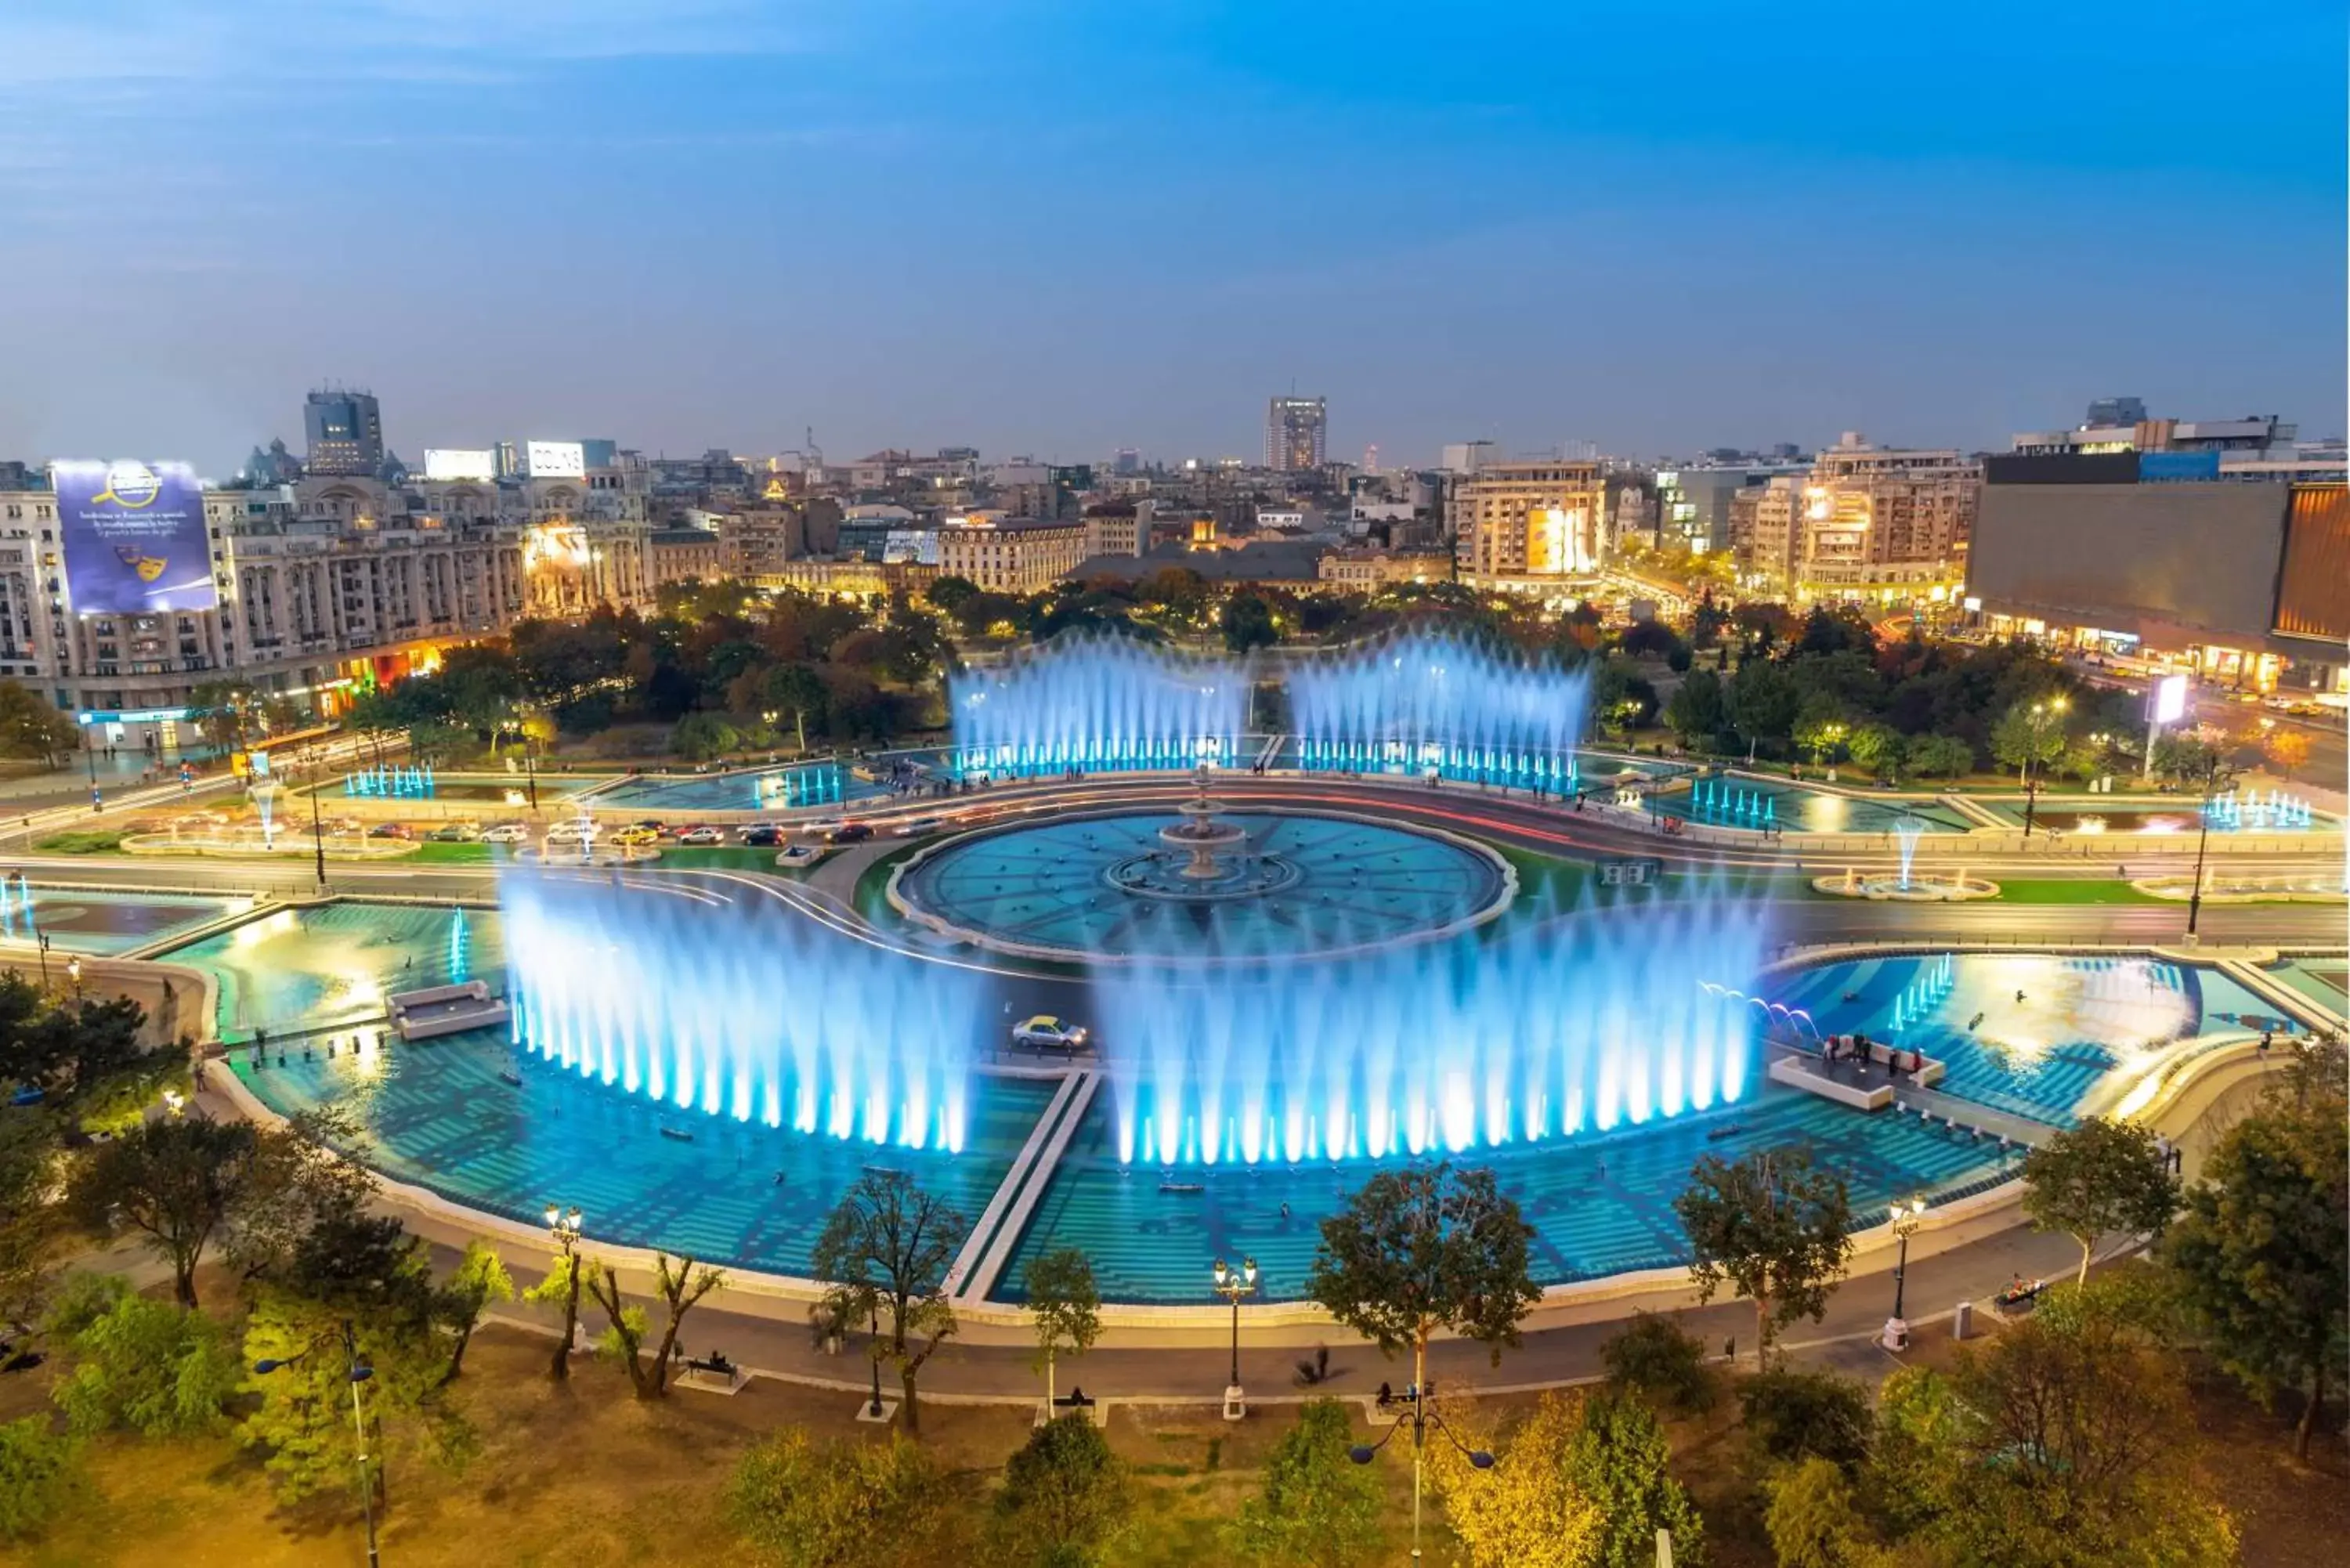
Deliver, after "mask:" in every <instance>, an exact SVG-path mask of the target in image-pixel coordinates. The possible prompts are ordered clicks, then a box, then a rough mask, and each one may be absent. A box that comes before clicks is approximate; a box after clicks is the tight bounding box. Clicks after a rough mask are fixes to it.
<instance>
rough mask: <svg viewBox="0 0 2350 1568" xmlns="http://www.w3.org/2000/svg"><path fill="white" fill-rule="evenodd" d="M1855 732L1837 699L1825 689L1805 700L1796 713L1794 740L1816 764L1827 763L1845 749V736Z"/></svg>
mask: <svg viewBox="0 0 2350 1568" xmlns="http://www.w3.org/2000/svg"><path fill="white" fill-rule="evenodd" d="M1851 733H1852V722H1851V721H1850V720H1849V719H1847V718H1846V717H1845V711H1844V705H1843V704H1842V703H1840V702H1838V701H1836V700H1835V698H1833V697H1830V696H1828V695H1827V694H1826V693H1825V692H1822V693H1817V694H1814V695H1813V696H1810V697H1806V698H1804V705H1803V707H1802V708H1801V709H1800V710H1799V711H1797V713H1796V715H1795V728H1794V742H1795V744H1796V745H1798V746H1800V747H1802V748H1803V750H1804V755H1806V756H1808V757H1810V758H1811V759H1812V761H1813V763H1814V764H1824V763H1826V762H1827V761H1828V760H1829V759H1830V758H1832V757H1834V756H1835V754H1836V753H1838V752H1839V751H1841V750H1843V748H1844V742H1845V737H1846V735H1849V734H1851Z"/></svg>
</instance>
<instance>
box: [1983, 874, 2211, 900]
mask: <svg viewBox="0 0 2350 1568" xmlns="http://www.w3.org/2000/svg"><path fill="white" fill-rule="evenodd" d="M1999 896H2000V898H2002V899H2003V900H2004V901H2006V902H2007V903H2010V904H2176V903H2178V899H2176V898H2156V897H2155V896H2154V895H2153V894H2151V893H2141V892H2139V891H2138V890H2137V888H2133V887H2131V886H2130V885H2129V884H2128V883H2126V882H2112V881H2092V880H2087V879H2077V880H2076V879H2070V878H2066V879H2057V880H2051V881H2033V880H2031V879H2029V878H2023V877H2019V878H2015V879H2013V880H2010V879H2009V878H2007V877H2001V878H1999Z"/></svg>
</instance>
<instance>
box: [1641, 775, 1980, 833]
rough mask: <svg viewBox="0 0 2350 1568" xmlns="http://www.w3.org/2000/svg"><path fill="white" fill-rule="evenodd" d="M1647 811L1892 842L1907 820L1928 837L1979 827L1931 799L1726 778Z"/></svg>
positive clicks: (1703, 782)
mask: <svg viewBox="0 0 2350 1568" xmlns="http://www.w3.org/2000/svg"><path fill="white" fill-rule="evenodd" d="M1648 810H1649V811H1650V813H1651V814H1653V815H1665V816H1678V817H1681V818H1683V819H1685V820H1687V821H1690V822H1694V823H1697V824H1700V826H1707V827H1747V828H1754V829H1758V830H1759V829H1762V828H1766V827H1767V828H1776V829H1777V830H1778V831H1780V832H1782V833H1876V834H1882V835H1884V836H1886V837H1887V840H1888V841H1889V840H1890V839H1891V837H1892V836H1893V833H1894V830H1895V829H1896V828H1897V827H1898V826H1900V825H1901V824H1902V823H1903V822H1904V821H1910V822H1915V823H1916V824H1917V825H1918V829H1919V831H1921V832H1924V833H1964V832H1967V831H1968V830H1969V829H1970V828H1972V827H1973V826H1975V824H1974V823H1973V822H1971V821H1970V820H1969V819H1968V817H1967V816H1966V815H1964V814H1963V813H1961V812H1959V811H1957V810H1954V809H1953V808H1951V807H1950V806H1946V805H1940V804H1939V803H1938V802H1935V801H1930V800H1915V799H1900V798H1893V799H1879V798H1877V797H1876V796H1873V795H1859V794H1839V793H1837V792H1835V791H1833V790H1820V789H1807V788H1805V787H1804V785H1802V784H1781V783H1778V782H1776V781H1773V780H1769V779H1750V778H1741V777H1730V776H1721V775H1717V776H1715V777H1711V778H1702V779H1697V780H1694V781H1692V782H1691V784H1690V788H1688V789H1686V790H1676V791H1674V792H1673V793H1671V794H1663V795H1654V796H1651V797H1650V798H1649V802H1648Z"/></svg>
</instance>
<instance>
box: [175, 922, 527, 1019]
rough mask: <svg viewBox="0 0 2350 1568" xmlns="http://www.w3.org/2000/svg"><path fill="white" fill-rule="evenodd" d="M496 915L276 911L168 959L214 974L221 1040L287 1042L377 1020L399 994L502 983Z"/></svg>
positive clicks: (502, 956) (501, 952)
mask: <svg viewBox="0 0 2350 1568" xmlns="http://www.w3.org/2000/svg"><path fill="white" fill-rule="evenodd" d="M499 929H500V927H499V919H498V914H497V911H496V910H494V909H463V910H460V909H455V908H453V907H450V906H443V905H410V904H362V903H338V904H326V905H320V906H317V907H314V908H307V909H280V910H278V911H277V912H276V913H275V914H271V915H265V916H264V917H262V918H261V919H257V920H248V921H246V922H245V923H244V924H243V925H241V926H237V927H235V928H234V929H230V930H226V931H223V932H220V933H218V934H216V935H213V936H211V937H207V938H205V939H204V940H203V941H200V942H195V943H192V944H190V945H189V946H187V947H183V948H179V949H176V950H173V951H172V952H171V953H169V954H167V955H165V956H166V957H167V958H168V959H169V961H171V962H172V963H183V964H188V965H191V966H192V967H195V968H199V969H206V970H209V971H212V973H213V978H214V979H215V980H216V981H218V983H219V991H220V1001H219V1008H218V1019H217V1027H218V1030H219V1033H220V1038H221V1039H223V1040H224V1041H231V1042H234V1041H243V1040H248V1039H250V1038H251V1037H252V1035H253V1032H254V1030H255V1028H261V1029H265V1030H267V1031H268V1032H269V1033H270V1034H271V1035H273V1036H276V1037H279V1038H283V1037H284V1036H286V1035H287V1034H289V1033H294V1032H296V1031H317V1030H330V1029H334V1028H338V1027H341V1026H345V1025H349V1024H354V1023H360V1022H361V1021H363V1020H373V1019H380V1018H381V1017H382V1016H383V1014H384V999H385V998H386V997H387V996H388V995H390V993H391V992H395V991H414V990H417V989H419V988H420V987H423V986H428V985H445V984H447V983H448V982H449V981H453V980H471V979H473V978H474V977H475V976H476V975H478V976H480V977H482V978H484V979H486V980H488V981H490V983H491V984H492V985H493V986H498V985H500V984H501V982H502V980H503V972H504V967H505V950H504V946H503V944H502V942H501V940H500V937H499Z"/></svg>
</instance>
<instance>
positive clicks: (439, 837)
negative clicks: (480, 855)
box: [425, 822, 482, 844]
mask: <svg viewBox="0 0 2350 1568" xmlns="http://www.w3.org/2000/svg"><path fill="white" fill-rule="evenodd" d="M481 836H482V830H481V829H480V828H478V827H476V826H473V824H472V823H470V822H451V823H445V824H443V825H442V826H439V827H436V828H434V829H433V830H432V832H430V833H428V834H426V835H425V837H426V838H427V839H429V840H431V841H432V843H434V844H474V843H478V842H480V840H481Z"/></svg>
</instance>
